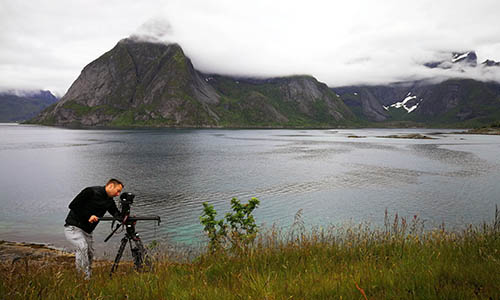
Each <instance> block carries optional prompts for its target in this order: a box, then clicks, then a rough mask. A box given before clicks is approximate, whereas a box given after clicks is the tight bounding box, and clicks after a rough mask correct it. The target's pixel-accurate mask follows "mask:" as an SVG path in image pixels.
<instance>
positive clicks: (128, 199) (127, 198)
mask: <svg viewBox="0 0 500 300" xmlns="http://www.w3.org/2000/svg"><path fill="white" fill-rule="evenodd" d="M134 198H135V195H134V194H132V193H130V192H129V193H122V194H121V195H120V201H121V203H122V204H123V203H126V204H132V203H134Z"/></svg>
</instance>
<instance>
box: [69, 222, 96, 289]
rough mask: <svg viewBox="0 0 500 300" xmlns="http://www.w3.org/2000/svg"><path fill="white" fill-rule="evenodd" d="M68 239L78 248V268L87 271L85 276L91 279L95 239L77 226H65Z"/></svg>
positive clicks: (76, 253)
mask: <svg viewBox="0 0 500 300" xmlns="http://www.w3.org/2000/svg"><path fill="white" fill-rule="evenodd" d="M64 235H65V236H66V239H67V240H68V241H69V242H70V243H71V244H72V245H73V246H74V247H75V248H76V252H75V264H76V269H77V270H80V271H82V272H83V273H85V278H86V279H90V275H91V274H92V259H93V258H94V239H93V237H92V234H90V233H86V232H85V231H83V230H82V229H80V228H78V227H76V226H71V225H68V226H65V227H64Z"/></svg>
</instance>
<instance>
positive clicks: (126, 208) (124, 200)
mask: <svg viewBox="0 0 500 300" xmlns="http://www.w3.org/2000/svg"><path fill="white" fill-rule="evenodd" d="M134 197H135V195H134V194H132V193H122V194H121V195H120V206H121V208H122V211H121V217H122V219H123V218H124V217H125V216H127V217H128V215H129V214H130V204H132V203H134Z"/></svg>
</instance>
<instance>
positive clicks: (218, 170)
mask: <svg viewBox="0 0 500 300" xmlns="http://www.w3.org/2000/svg"><path fill="white" fill-rule="evenodd" d="M443 131H444V132H450V130H443ZM417 132H418V133H423V134H428V135H429V134H433V133H435V132H436V130H423V129H357V130H351V129H349V130H347V129H346V130H188V129H156V130H155V129H152V130H68V129H60V128H49V127H39V126H24V125H8V124H1V125H0V191H1V194H0V205H1V207H2V208H1V210H0V239H4V240H15V241H32V242H43V243H52V244H54V245H55V246H58V247H66V246H68V244H67V242H66V241H65V239H64V234H63V227H62V225H63V223H64V219H65V217H66V214H67V212H68V208H67V206H68V204H69V202H70V201H71V200H72V199H73V198H74V196H75V195H76V194H77V193H78V192H80V190H82V189H83V188H84V187H86V186H92V185H104V183H105V182H106V181H107V179H109V178H111V177H116V178H119V179H120V180H122V181H123V182H124V183H125V185H126V186H125V191H130V192H133V193H134V194H136V198H135V203H134V205H133V207H132V212H133V213H134V214H137V215H151V214H155V215H156V214H158V215H160V216H161V218H162V221H163V222H162V224H161V226H160V227H155V226H154V225H153V224H152V222H140V223H139V224H138V231H139V232H140V233H141V235H142V237H143V238H144V239H145V241H146V242H148V241H150V240H152V239H157V240H164V241H167V242H169V243H177V244H181V245H196V244H197V243H199V242H200V241H203V233H202V227H201V225H200V224H199V219H198V217H199V216H200V214H201V211H202V203H203V202H204V201H208V202H210V203H212V204H213V205H214V206H215V208H216V209H217V211H219V216H222V215H223V213H225V212H227V211H228V210H229V203H230V199H231V198H232V197H238V198H239V199H240V200H244V201H247V200H248V199H249V198H250V197H258V198H259V199H260V200H261V206H260V207H259V208H258V209H257V210H256V211H255V216H256V220H257V223H258V224H265V225H269V226H270V225H272V224H277V225H279V226H282V227H285V228H286V227H287V226H290V225H291V223H293V217H294V215H295V213H296V212H297V211H299V210H300V209H302V212H303V217H304V220H305V222H306V224H308V225H311V226H312V225H319V226H321V225H330V224H342V223H345V222H354V223H359V222H365V221H367V222H371V223H372V224H375V225H377V224H382V223H383V218H384V211H385V209H386V208H387V209H388V210H389V212H390V213H395V212H397V213H399V215H402V216H408V217H412V216H413V215H415V214H417V215H419V216H420V218H422V219H424V220H425V222H426V226H427V227H430V226H438V225H440V224H441V223H443V222H444V223H445V224H446V225H447V227H451V228H453V227H457V228H461V227H463V226H464V225H465V224H469V223H473V224H479V223H481V222H482V221H489V220H492V218H493V212H492V211H493V210H494V209H495V204H500V200H499V196H498V195H500V185H499V184H498V183H499V181H498V179H499V178H500V176H499V175H500V168H499V166H500V158H499V156H498V153H500V136H480V135H460V134H439V135H431V136H433V137H435V138H436V139H433V140H409V139H389V138H380V137H379V136H387V135H391V134H406V133H417ZM350 135H358V136H366V138H358V139H355V138H349V137H348V136H350ZM95 232H96V233H95V239H96V242H97V248H98V249H99V250H100V251H106V250H107V251H110V252H113V251H114V250H113V249H116V245H117V244H118V243H119V238H120V237H121V235H119V236H118V237H115V238H114V239H112V240H111V242H108V243H107V244H104V243H103V242H102V240H103V238H104V237H105V236H106V234H107V233H108V232H109V224H106V223H104V222H103V223H101V224H100V225H99V226H98V227H97V229H96V231H95ZM109 245H113V246H112V247H111V246H109Z"/></svg>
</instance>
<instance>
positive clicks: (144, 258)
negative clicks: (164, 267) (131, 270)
mask: <svg viewBox="0 0 500 300" xmlns="http://www.w3.org/2000/svg"><path fill="white" fill-rule="evenodd" d="M134 242H135V246H136V248H135V249H136V253H135V256H134V263H135V267H136V269H137V270H140V269H141V268H142V267H143V265H146V266H147V267H151V259H150V257H149V256H148V253H147V251H146V248H144V245H143V244H142V241H141V239H140V237H138V236H137V237H136V238H135V239H134Z"/></svg>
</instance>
